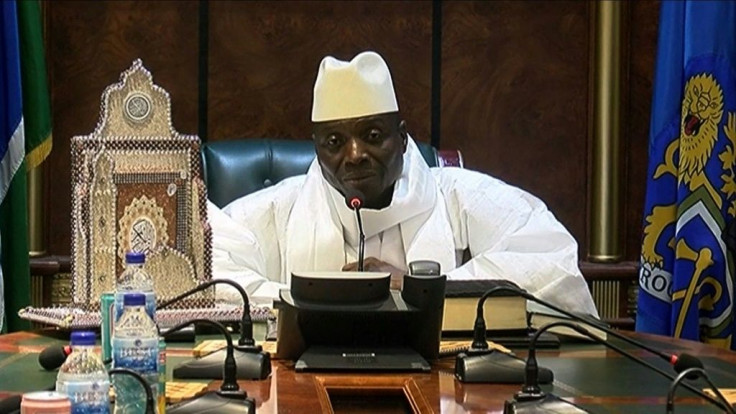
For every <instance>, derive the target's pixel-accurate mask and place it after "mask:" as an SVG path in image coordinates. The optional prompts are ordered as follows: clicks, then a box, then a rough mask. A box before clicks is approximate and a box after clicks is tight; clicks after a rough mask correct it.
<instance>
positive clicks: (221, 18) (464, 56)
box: [44, 1, 659, 260]
mask: <svg viewBox="0 0 736 414" xmlns="http://www.w3.org/2000/svg"><path fill="white" fill-rule="evenodd" d="M198 7H199V2H198V1H178V2H168V1H95V2H89V1H78V2H72V1H63V2H51V1H49V2H45V3H44V11H45V18H46V29H47V36H46V38H47V54H48V64H49V73H50V77H51V94H52V106H53V107H52V111H53V123H54V124H53V134H54V150H53V151H52V153H51V156H50V158H49V160H48V162H47V163H46V184H45V186H46V188H45V194H46V200H47V206H46V211H47V219H46V220H47V221H46V228H47V236H48V250H49V253H51V254H58V255H67V254H69V252H70V250H69V245H70V228H69V211H70V203H71V201H70V189H69V187H70V185H69V184H70V177H69V168H70V165H69V164H70V156H69V140H70V139H71V137H72V136H73V135H80V134H88V133H90V132H91V131H92V130H93V129H94V127H95V123H96V122H97V118H98V108H99V103H100V96H101V93H102V91H103V89H104V88H105V87H106V86H107V85H109V84H111V83H113V82H116V81H117V80H118V76H119V73H120V72H121V71H123V70H124V69H126V68H127V67H128V66H129V65H130V64H131V62H132V61H133V60H134V59H135V58H137V57H140V58H142V59H143V61H144V64H145V65H146V67H148V68H149V69H150V70H151V71H152V73H153V76H154V81H155V82H156V83H157V84H159V85H161V86H163V87H164V88H165V89H166V90H168V91H169V93H170V94H171V97H172V102H173V108H172V109H173V123H174V126H175V128H177V129H178V130H179V131H181V132H183V133H189V134H194V133H196V132H197V129H198V124H197V100H198V89H197V80H198V79H197V76H198V72H197V71H198V69H197V68H198ZM628 7H629V9H628V13H627V16H626V17H627V24H626V30H628V39H629V45H628V56H627V63H626V65H627V66H626V69H625V70H626V74H627V82H626V87H627V89H626V91H625V94H624V95H625V98H624V99H625V102H624V111H623V113H622V116H623V122H624V127H623V128H622V133H623V137H622V138H623V145H624V147H625V149H624V154H625V157H624V158H625V162H626V165H625V170H624V177H623V178H624V187H623V188H622V191H623V196H624V200H623V201H624V203H625V211H624V213H623V214H624V217H623V220H622V226H624V228H623V229H622V233H623V239H624V243H625V244H624V253H625V256H624V259H625V260H637V258H638V255H639V243H640V238H641V223H642V218H641V210H642V206H643V199H644V191H645V186H646V163H647V146H648V130H649V116H650V105H651V88H652V76H653V69H654V59H655V50H656V47H655V45H656V30H657V29H656V23H657V18H658V11H659V3H658V2H656V1H641V2H633V3H630V4H628ZM442 13H443V15H442V19H443V25H442V60H441V62H440V65H441V66H440V69H441V74H442V84H441V109H442V112H441V114H442V115H441V116H442V118H441V121H442V122H441V146H442V147H443V148H459V149H461V150H462V151H463V153H464V155H465V158H466V163H467V166H468V167H469V168H473V169H477V170H480V171H483V172H487V173H490V174H492V175H494V176H496V177H499V178H501V179H503V180H505V181H507V182H509V183H511V184H514V185H517V186H519V187H522V188H525V189H527V190H529V191H530V192H532V193H533V194H535V195H537V196H539V197H540V198H542V199H543V200H544V201H545V202H546V203H547V204H548V206H549V207H550V209H551V210H552V211H553V212H554V213H555V215H556V216H557V217H558V218H559V219H560V220H561V221H562V222H563V223H564V224H565V225H566V226H567V227H568V228H569V229H570V230H571V232H572V233H573V235H574V236H575V237H576V238H577V240H578V241H579V243H580V246H581V257H583V258H584V254H585V251H586V244H587V239H586V238H587V225H586V220H587V198H588V190H587V186H588V178H587V177H588V157H589V156H588V151H589V144H588V143H589V137H588V128H589V111H590V109H589V87H590V83H589V79H590V78H589V69H590V68H591V66H590V63H589V62H590V59H592V56H591V55H590V42H591V38H590V35H591V33H592V32H591V24H593V23H592V20H591V19H590V17H591V13H592V6H591V4H590V3H588V2H579V1H567V2H557V1H556V2H543V1H535V2H517V1H492V2H488V1H466V2H451V1H446V2H443V3H442ZM209 24H210V29H209V77H208V81H209V97H208V102H209V103H208V110H209V128H208V135H209V138H210V139H211V140H223V139H232V138H238V137H284V138H292V139H307V138H308V137H309V135H310V132H311V126H310V122H309V117H310V113H311V94H312V92H311V91H312V87H313V82H314V78H315V76H316V71H317V66H318V64H319V62H320V60H321V59H322V57H323V56H325V55H327V54H333V55H335V56H336V57H338V58H342V59H349V58H351V57H352V56H354V55H355V54H357V53H359V52H360V51H363V50H368V49H373V50H376V51H378V52H379V53H381V54H382V55H383V56H384V57H385V58H386V60H387V61H388V64H389V66H390V67H391V70H392V74H393V78H394V83H395V85H396V91H397V94H398V99H399V106H400V108H401V111H402V113H403V115H404V117H405V118H406V120H407V122H408V126H409V131H410V133H412V135H413V136H414V137H415V138H416V139H417V140H421V141H425V142H428V141H429V139H430V138H429V135H430V130H431V112H430V107H431V96H432V95H431V76H432V70H433V66H432V49H431V48H432V2H429V1H423V2H394V1H385V2H384V1H362V2H332V1H322V2H317V1H309V2H304V1H259V2H239V1H232V2H230V1H217V2H210V3H209Z"/></svg>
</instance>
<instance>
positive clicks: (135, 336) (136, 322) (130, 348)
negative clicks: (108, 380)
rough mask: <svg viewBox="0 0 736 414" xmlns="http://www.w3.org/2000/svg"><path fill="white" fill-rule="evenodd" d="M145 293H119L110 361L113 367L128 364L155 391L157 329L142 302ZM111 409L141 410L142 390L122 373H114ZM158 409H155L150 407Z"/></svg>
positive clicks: (121, 413)
mask: <svg viewBox="0 0 736 414" xmlns="http://www.w3.org/2000/svg"><path fill="white" fill-rule="evenodd" d="M145 303H146V298H145V295H143V294H142V293H127V294H125V296H124V297H123V304H124V306H125V308H124V311H123V315H122V316H121V317H120V320H119V321H118V323H117V324H116V325H115V330H114V331H113V334H112V364H113V367H115V368H128V369H132V370H133V371H136V372H137V373H139V374H141V376H143V378H145V379H146V382H148V386H149V387H150V388H151V392H152V393H153V401H154V404H155V401H156V399H157V394H158V375H159V374H158V358H159V349H158V330H157V329H156V324H154V323H153V320H151V317H150V316H148V313H146V310H145V308H144V305H145ZM112 382H113V386H114V387H115V413H116V414H144V413H145V412H146V393H145V390H143V389H142V388H141V384H140V382H138V381H136V380H135V378H132V377H130V376H125V375H115V377H114V378H113V381H112ZM154 410H155V411H156V412H158V409H157V408H156V407H154Z"/></svg>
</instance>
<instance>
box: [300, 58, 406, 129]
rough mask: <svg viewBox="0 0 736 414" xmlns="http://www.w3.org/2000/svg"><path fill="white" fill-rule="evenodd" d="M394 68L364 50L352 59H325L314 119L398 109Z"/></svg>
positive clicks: (330, 118)
mask: <svg viewBox="0 0 736 414" xmlns="http://www.w3.org/2000/svg"><path fill="white" fill-rule="evenodd" d="M398 110H399V104H398V103H397V102H396V94H394V85H393V82H392V81H391V72H389V70H388V66H387V65H386V62H385V61H384V60H383V58H382V57H381V55H379V54H378V53H376V52H363V53H361V54H359V55H357V56H355V57H354V58H353V60H351V61H350V62H345V61H342V60H337V59H335V58H333V57H332V56H327V57H326V58H324V59H322V63H320V65H319V72H318V73H317V80H316V81H315V82H314V100H313V102H312V122H322V121H333V120H336V119H347V118H357V117H361V116H368V115H376V114H382V113H386V112H396V111H398Z"/></svg>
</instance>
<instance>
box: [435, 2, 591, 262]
mask: <svg viewBox="0 0 736 414" xmlns="http://www.w3.org/2000/svg"><path fill="white" fill-rule="evenodd" d="M588 8H589V5H588V3H587V2H578V1H568V2H561V1H555V2H538V1H535V2H518V1H491V2H484V1H476V2H445V3H444V6H443V28H442V134H441V137H442V138H441V146H442V147H443V148H459V149H460V150H462V151H463V154H464V156H465V160H466V165H467V166H468V167H470V168H473V169H477V170H480V171H483V172H486V173H489V174H491V175H493V176H495V177H498V178H501V179H503V180H504V181H507V182H509V183H511V184H514V185H517V186H519V187H522V188H524V189H526V190H528V191H530V192H531V193H533V194H535V195H537V196H538V197H540V198H541V199H543V200H544V201H545V202H546V203H547V205H548V206H549V208H550V210H552V211H553V212H554V214H555V215H556V216H557V217H558V218H559V219H560V220H561V221H562V222H563V223H564V224H565V225H566V226H567V228H568V229H569V230H570V231H571V232H572V234H573V235H574V236H575V238H576V239H577V240H578V241H579V243H580V244H581V250H582V246H583V245H584V244H585V238H586V222H585V220H586V213H587V207H586V200H587V197H586V195H587V189H586V185H587V181H586V179H587V178H586V177H587V151H588V148H587V142H588V137H587V121H588V115H587V113H588V67H589V66H588V65H589V64H588V59H589V56H588V55H589V52H588V47H589V39H588V38H589V24H590V22H589V10H588Z"/></svg>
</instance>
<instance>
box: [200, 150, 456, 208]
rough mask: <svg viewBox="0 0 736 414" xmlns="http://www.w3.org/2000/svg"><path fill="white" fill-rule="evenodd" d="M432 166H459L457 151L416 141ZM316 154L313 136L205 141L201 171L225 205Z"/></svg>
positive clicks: (300, 170)
mask: <svg viewBox="0 0 736 414" xmlns="http://www.w3.org/2000/svg"><path fill="white" fill-rule="evenodd" d="M417 145H418V146H419V150H420V151H421V153H422V155H423V156H424V159H425V160H426V161H427V164H429V166H430V167H436V166H459V167H462V157H461V155H460V153H459V152H458V151H438V150H436V149H435V148H433V147H432V146H430V145H429V144H425V143H422V142H419V143H417ZM314 157H315V152H314V144H313V142H312V141H311V140H287V139H269V138H247V139H236V140H227V141H215V142H208V143H203V144H202V171H203V176H204V180H205V182H206V183H207V193H208V197H209V199H210V201H212V202H213V203H214V204H215V205H217V206H218V207H221V208H222V207H224V206H226V205H227V204H228V203H230V202H231V201H233V200H235V199H237V198H240V197H242V196H244V195H246V194H250V193H252V192H255V191H258V190H260V189H263V188H265V187H268V186H271V185H274V184H276V183H278V182H279V181H281V180H283V179H284V178H288V177H292V176H295V175H299V174H304V173H306V172H307V169H308V168H309V164H310V163H311V162H312V160H313V159H314Z"/></svg>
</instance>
